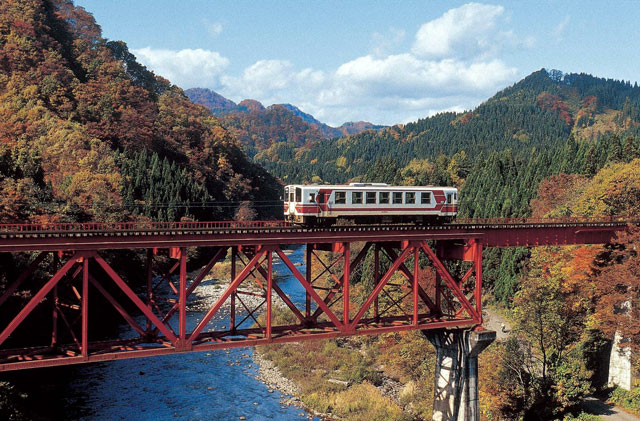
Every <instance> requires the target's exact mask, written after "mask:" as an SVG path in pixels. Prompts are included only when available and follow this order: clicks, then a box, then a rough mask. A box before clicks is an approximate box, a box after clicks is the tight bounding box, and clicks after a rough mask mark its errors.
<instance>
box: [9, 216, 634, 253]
mask: <svg viewBox="0 0 640 421" xmlns="http://www.w3.org/2000/svg"><path fill="white" fill-rule="evenodd" d="M629 223H630V222H629V221H626V220H619V219H616V220H593V221H585V220H582V221H580V220H576V219H564V220H562V219H547V220H542V219H538V220H530V219H486V220H477V219H476V220H458V221H457V222H456V223H453V224H445V225H431V226H416V225H408V224H406V225H350V226H335V227H329V228H307V227H301V226H296V225H291V224H288V223H286V222H284V221H249V222H238V221H226V222H175V223H88V224H50V225H38V224H4V225H0V252H17V251H55V250H69V251H77V250H109V249H136V248H149V247H217V246H223V245H224V246H227V245H272V244H304V243H311V242H315V243H322V242H327V243H331V242H336V241H342V242H355V241H395V240H398V239H403V240H415V239H428V240H446V239H460V238H468V237H478V236H481V237H482V242H483V244H484V245H485V246H486V247H514V246H536V245H567V244H589V243H593V244H597V243H603V242H606V241H607V239H609V238H611V236H612V235H613V233H614V232H615V231H619V230H620V229H622V228H623V227H625V226H626V225H628V224H629Z"/></svg>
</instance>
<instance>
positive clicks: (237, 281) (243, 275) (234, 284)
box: [188, 250, 266, 343]
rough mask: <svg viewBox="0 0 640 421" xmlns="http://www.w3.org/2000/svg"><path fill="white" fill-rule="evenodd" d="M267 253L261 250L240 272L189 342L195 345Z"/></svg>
mask: <svg viewBox="0 0 640 421" xmlns="http://www.w3.org/2000/svg"><path fill="white" fill-rule="evenodd" d="M265 253H266V251H265V250H260V251H259V252H258V253H256V255H255V256H253V258H252V259H251V260H250V261H249V263H248V264H247V266H245V267H244V269H242V271H240V273H239V274H238V276H236V279H234V280H233V281H232V282H231V284H229V286H228V287H227V289H226V290H225V291H224V293H222V295H221V296H220V298H218V301H216V303H215V304H214V305H213V306H212V307H211V308H210V309H209V311H207V314H205V316H204V317H203V318H202V320H200V323H198V325H197V326H196V327H195V329H194V330H193V332H192V333H191V335H190V336H189V339H188V342H190V343H193V341H195V340H196V339H198V336H200V333H201V332H202V330H203V329H204V328H205V326H206V325H207V324H208V323H209V322H210V321H211V319H212V318H213V316H215V314H216V313H217V312H218V310H220V307H222V305H223V304H224V302H225V301H226V300H227V298H229V296H230V295H231V293H232V292H234V291H235V290H236V289H237V288H238V285H240V284H241V283H242V281H244V279H245V278H246V277H247V275H249V273H250V272H251V271H252V269H253V267H254V266H255V265H256V263H257V262H258V261H259V260H260V259H261V258H262V257H263V256H264V255H265Z"/></svg>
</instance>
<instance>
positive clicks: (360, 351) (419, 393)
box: [258, 332, 435, 420]
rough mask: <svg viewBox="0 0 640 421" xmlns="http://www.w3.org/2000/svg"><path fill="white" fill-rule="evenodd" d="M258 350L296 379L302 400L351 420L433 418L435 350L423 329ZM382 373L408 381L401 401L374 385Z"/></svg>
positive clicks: (382, 375) (292, 378)
mask: <svg viewBox="0 0 640 421" xmlns="http://www.w3.org/2000/svg"><path fill="white" fill-rule="evenodd" d="M258 352H260V353H261V354H262V355H263V356H264V357H265V358H267V359H269V360H271V361H273V362H274V363H275V364H276V365H277V366H278V368H279V369H280V371H281V373H282V374H283V375H284V376H285V377H287V378H289V379H291V380H293V381H294V382H296V384H297V385H298V386H299V387H300V389H301V394H300V399H301V400H302V402H303V403H304V404H305V405H306V406H307V407H309V408H311V409H313V410H314V411H316V412H320V413H331V414H333V415H334V416H336V417H338V418H340V419H349V420H387V419H394V420H395V419H398V420H403V419H414V418H416V417H417V418H422V419H430V418H431V414H432V403H433V369H434V366H435V364H434V359H435V355H434V352H433V349H432V348H431V345H429V343H428V341H427V340H426V339H425V338H424V337H423V336H422V335H421V334H420V333H419V332H404V333H399V334H387V335H379V336H366V337H354V338H349V339H339V340H325V341H309V342H306V341H305V342H300V343H293V344H286V345H279V344H276V345H270V346H266V347H263V348H259V349H258ZM384 377H388V378H392V379H394V380H397V381H400V382H401V383H402V384H403V385H404V387H403V389H402V391H401V393H400V395H399V399H398V401H399V404H398V403H396V402H395V401H393V400H392V399H390V398H388V397H385V396H383V395H382V394H381V392H380V390H379V389H378V388H376V385H379V384H380V383H381V382H382V380H383V378H384ZM331 380H340V381H343V382H347V385H346V386H345V385H344V384H340V383H334V382H332V381H331ZM401 405H402V407H405V408H406V409H407V411H403V408H402V407H401Z"/></svg>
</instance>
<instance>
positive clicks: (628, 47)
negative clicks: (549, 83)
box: [75, 0, 640, 126]
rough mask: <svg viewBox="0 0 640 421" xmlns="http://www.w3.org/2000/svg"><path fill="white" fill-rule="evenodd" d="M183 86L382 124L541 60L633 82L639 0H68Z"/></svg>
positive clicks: (470, 96) (443, 105) (461, 100)
mask: <svg viewBox="0 0 640 421" xmlns="http://www.w3.org/2000/svg"><path fill="white" fill-rule="evenodd" d="M75 4H76V5H77V6H82V7H84V8H85V9H86V10H87V11H89V12H90V13H92V14H93V15H94V17H95V18H96V21H97V22H98V24H99V25H100V26H101V27H102V31H103V36H104V37H105V38H108V39H110V40H122V41H125V42H126V43H127V45H128V46H129V49H130V50H131V52H132V53H133V54H135V55H136V57H137V58H138V61H139V62H141V63H142V64H144V65H145V66H147V67H148V68H149V69H151V70H153V71H154V72H155V73H156V74H158V75H161V76H163V77H165V78H167V79H169V80H170V81H171V82H172V83H174V84H176V85H178V86H180V87H181V88H183V89H188V88H194V87H201V88H209V89H212V90H214V91H216V92H218V93H219V94H221V95H223V96H225V97H227V98H229V99H231V100H233V101H235V102H239V101H241V100H243V99H247V98H251V99H256V100H258V101H260V102H262V103H263V104H264V105H265V106H266V105H271V104H279V103H290V104H293V105H296V106H297V107H298V108H300V109H301V110H302V111H304V112H307V113H309V114H312V115H313V116H315V117H316V118H317V119H319V120H320V121H323V122H325V123H327V124H330V125H333V126H339V125H340V124H342V123H343V122H345V121H369V122H372V123H375V124H385V125H392V124H397V123H407V122H410V121H415V120H417V119H419V118H424V117H428V116H430V115H433V114H436V113H438V112H442V111H451V110H453V111H464V110H469V109H473V108H474V107H476V106H477V105H479V104H480V103H482V102H483V101H485V100H487V99H488V98H490V97H491V96H492V95H493V94H495V93H496V92H498V91H499V90H501V89H503V88H505V87H507V86H510V85H512V84H513V83H515V82H517V81H518V80H520V79H522V78H523V77H526V76H527V75H529V74H530V73H532V72H534V71H536V70H539V69H541V68H546V69H559V70H561V71H563V72H565V73H572V72H575V73H589V74H592V75H594V76H599V77H606V78H612V79H619V80H620V79H621V80H630V81H631V82H636V81H640V76H639V75H638V70H639V69H640V53H639V52H638V45H640V31H639V30H638V29H637V23H638V22H640V1H633V0H628V1H618V2H596V1H585V0H583V1H570V0H563V1H560V0H554V1H551V0H538V1H518V2H508V1H505V2H502V3H496V2H492V3H476V2H458V1H444V0H423V1H415V0H401V1H398V0H367V1H364V0H347V1H344V0H314V1H309V0H270V1H258V0H253V1H248V0H183V1H180V2H178V1H174V0H135V1H131V0H75Z"/></svg>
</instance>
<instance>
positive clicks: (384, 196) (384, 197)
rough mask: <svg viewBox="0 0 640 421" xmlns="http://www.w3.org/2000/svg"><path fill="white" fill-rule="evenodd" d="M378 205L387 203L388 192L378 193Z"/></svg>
mask: <svg viewBox="0 0 640 421" xmlns="http://www.w3.org/2000/svg"><path fill="white" fill-rule="evenodd" d="M380 203H389V192H388V191H381V192H380Z"/></svg>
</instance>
